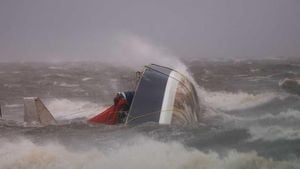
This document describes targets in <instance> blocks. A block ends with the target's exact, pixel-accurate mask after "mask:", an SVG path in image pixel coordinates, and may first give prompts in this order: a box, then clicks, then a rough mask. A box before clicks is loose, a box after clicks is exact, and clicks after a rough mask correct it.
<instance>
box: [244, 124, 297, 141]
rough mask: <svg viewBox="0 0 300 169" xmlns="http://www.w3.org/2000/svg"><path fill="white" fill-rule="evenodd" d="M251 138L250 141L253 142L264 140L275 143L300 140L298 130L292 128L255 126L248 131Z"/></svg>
mask: <svg viewBox="0 0 300 169" xmlns="http://www.w3.org/2000/svg"><path fill="white" fill-rule="evenodd" d="M249 131H250V134H251V135H252V138H251V139H250V141H254V140H265V141H275V140H296V139H300V130H299V129H297V128H292V127H283V126H277V125H274V126H263V127H262V126H255V127H250V129H249Z"/></svg>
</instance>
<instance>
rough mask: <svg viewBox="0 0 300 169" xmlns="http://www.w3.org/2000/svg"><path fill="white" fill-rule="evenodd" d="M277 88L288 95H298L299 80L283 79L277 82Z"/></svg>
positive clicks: (299, 90) (299, 89)
mask: <svg viewBox="0 0 300 169" xmlns="http://www.w3.org/2000/svg"><path fill="white" fill-rule="evenodd" d="M279 86H280V87H282V88H283V89H285V90H286V91H288V92H290V93H293V94H297V95H300V79H289V78H285V79H284V80H281V81H280V82H279Z"/></svg>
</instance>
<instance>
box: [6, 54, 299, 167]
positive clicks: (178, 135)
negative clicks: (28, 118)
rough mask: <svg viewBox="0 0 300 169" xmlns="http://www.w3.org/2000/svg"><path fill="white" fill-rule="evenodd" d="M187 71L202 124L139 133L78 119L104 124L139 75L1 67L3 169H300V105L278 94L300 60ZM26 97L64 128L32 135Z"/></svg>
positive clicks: (63, 66) (199, 63)
mask: <svg viewBox="0 0 300 169" xmlns="http://www.w3.org/2000/svg"><path fill="white" fill-rule="evenodd" d="M184 62H185V65H186V66H187V68H188V70H189V72H190V73H191V75H192V76H193V78H194V79H195V81H196V82H197V83H198V85H199V87H198V93H199V97H200V100H202V103H203V104H204V105H205V106H206V111H205V113H204V115H203V118H202V121H201V122H200V123H199V124H194V125H191V126H158V125H156V124H144V125H140V126H135V127H123V126H105V125H98V126H91V125H88V124H85V123H82V122H80V121H79V120H74V119H82V118H86V117H89V116H91V115H94V114H97V113H98V112H99V111H101V110H102V109H103V108H104V107H105V106H107V105H109V104H111V103H112V97H113V96H114V94H115V92H117V91H122V90H126V89H128V88H129V89H132V88H133V87H134V79H135V71H137V70H134V69H132V68H126V67H120V66H115V67H114V66H108V65H105V64H101V63H60V64H55V63H51V64H50V63H1V65H0V79H1V82H0V102H1V106H2V113H3V118H5V119H6V120H1V121H0V134H1V137H0V168H1V169H20V168H22V169H23V168H25V169H27V168H28V169H29V168H30V169H34V168H47V169H61V168H66V169H69V168H70V169H71V168H72V169H73V168H78V169H83V168H84V169H88V168H93V169H94V168H110V169H112V168H116V169H119V168H128V169H132V168H166V169H167V168H172V169H173V168H180V169H181V168H203V169H204V168H205V169H260V168H264V169H265V168H270V169H277V168H278V169H299V168H300V159H299V158H300V97H299V96H298V95H295V94H292V93H288V92H286V91H285V90H283V89H282V88H280V86H279V85H278V83H279V81H280V80H282V79H284V78H299V75H300V60H264V61H262V60H260V61H249V60H248V61H247V60H244V61H218V60H215V61H204V60H189V61H184ZM25 96H39V97H40V98H41V99H42V100H43V101H44V102H45V104H46V106H47V107H48V108H49V110H50V111H51V112H52V113H53V115H54V116H55V118H57V119H58V120H60V121H61V122H62V123H65V124H60V125H58V126H48V127H25V126H24V125H23V123H22V119H23V116H22V115H23V107H22V97H25ZM72 119H73V122H70V121H69V120H72ZM15 121H17V122H15Z"/></svg>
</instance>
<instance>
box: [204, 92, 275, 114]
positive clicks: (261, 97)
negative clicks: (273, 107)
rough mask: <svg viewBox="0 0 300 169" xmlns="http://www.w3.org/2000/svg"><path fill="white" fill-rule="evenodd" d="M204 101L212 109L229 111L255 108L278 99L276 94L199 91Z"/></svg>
mask: <svg viewBox="0 0 300 169" xmlns="http://www.w3.org/2000/svg"><path fill="white" fill-rule="evenodd" d="M200 93H201V95H202V96H204V97H203V98H204V101H205V102H206V103H208V104H209V105H211V106H212V107H214V108H217V109H220V110H223V111H231V110H241V109H247V108H251V107H256V106H259V105H262V104H265V103H268V102H269V101H271V100H273V99H274V98H276V97H278V94H276V93H260V94H249V93H245V92H238V93H231V92H209V91H206V90H205V89H201V90H200Z"/></svg>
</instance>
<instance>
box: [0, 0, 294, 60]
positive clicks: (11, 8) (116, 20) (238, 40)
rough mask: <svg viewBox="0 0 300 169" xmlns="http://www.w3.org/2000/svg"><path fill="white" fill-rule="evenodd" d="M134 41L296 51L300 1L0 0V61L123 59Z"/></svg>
mask: <svg viewBox="0 0 300 169" xmlns="http://www.w3.org/2000/svg"><path fill="white" fill-rule="evenodd" d="M132 41H134V42H133V43H143V44H142V45H137V46H138V47H142V48H143V47H145V46H146V47H148V48H149V49H147V50H151V49H155V50H163V51H164V52H160V54H162V53H168V54H170V55H175V56H179V57H221V58H222V57H224V58H227V57H248V58H254V57H255V58H260V57H280V56H286V57H300V0H194V1H192V0H131V1H129V0H118V1H117V0H0V58H1V60H2V61H14V60H33V59H38V60H45V59H46V60H50V61H52V60H54V61H55V60H78V59H80V60H90V59H97V60H105V59H107V58H111V57H114V55H124V56H125V57H126V51H127V50H124V48H126V47H127V46H126V45H128V44H127V43H132ZM134 45H136V44H134ZM134 45H133V46H132V45H131V47H132V48H135V46H134ZM147 45H148V46H147ZM138 50H139V49H138ZM166 51H167V52H166ZM141 53H142V54H143V51H142V52H141V51H140V53H138V54H141ZM147 54H148V55H149V56H147V57H150V55H151V54H157V53H156V52H150V53H147Z"/></svg>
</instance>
